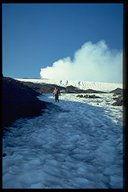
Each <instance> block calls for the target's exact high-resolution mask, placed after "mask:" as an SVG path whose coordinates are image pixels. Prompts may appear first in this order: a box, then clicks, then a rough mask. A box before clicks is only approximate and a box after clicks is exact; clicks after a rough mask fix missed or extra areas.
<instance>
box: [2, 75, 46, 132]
mask: <svg viewBox="0 0 128 192" xmlns="http://www.w3.org/2000/svg"><path fill="white" fill-rule="evenodd" d="M38 95H39V93H38V92H36V91H34V90H32V89H31V88H29V87H27V86H25V85H24V84H23V83H22V82H20V81H17V80H14V79H12V78H9V77H3V79H2V125H3V128H4V127H7V126H10V125H11V124H12V123H13V122H14V121H15V120H17V119H18V118H24V117H30V116H36V115H40V114H41V113H42V110H43V109H45V108H46V103H45V102H42V101H40V100H39V99H38V98H37V97H36V96H38Z"/></svg>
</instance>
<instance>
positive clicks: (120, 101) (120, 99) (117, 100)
mask: <svg viewBox="0 0 128 192" xmlns="http://www.w3.org/2000/svg"><path fill="white" fill-rule="evenodd" d="M114 100H115V102H114V103H112V105H113V106H122V105H123V96H122V95H120V96H118V97H117V98H114Z"/></svg>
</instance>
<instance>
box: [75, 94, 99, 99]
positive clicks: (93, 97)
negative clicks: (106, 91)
mask: <svg viewBox="0 0 128 192" xmlns="http://www.w3.org/2000/svg"><path fill="white" fill-rule="evenodd" d="M76 97H80V98H89V99H97V98H101V97H99V96H96V95H77V96H76Z"/></svg>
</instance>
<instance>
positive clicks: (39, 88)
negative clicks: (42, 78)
mask: <svg viewBox="0 0 128 192" xmlns="http://www.w3.org/2000/svg"><path fill="white" fill-rule="evenodd" d="M23 84H24V85H27V86H28V87H30V88H32V89H33V90H35V91H36V92H38V93H39V94H42V93H53V91H54V89H55V87H56V88H59V89H60V90H65V88H64V87H62V86H58V85H56V84H47V83H32V82H23Z"/></svg>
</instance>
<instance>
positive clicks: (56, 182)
mask: <svg viewBox="0 0 128 192" xmlns="http://www.w3.org/2000/svg"><path fill="white" fill-rule="evenodd" d="M40 99H42V100H44V101H49V102H53V103H54V99H53V98H52V96H51V95H50V94H48V95H45V96H41V97H40ZM54 104H55V105H56V106H55V107H53V106H51V107H49V108H48V109H47V110H45V113H43V114H42V116H39V117H36V118H29V119H19V120H17V121H16V122H15V123H14V124H13V125H12V127H10V128H9V131H8V132H6V133H5V136H4V139H3V151H4V152H5V153H7V156H5V157H3V188H122V187H123V158H122V156H123V154H122V153H123V149H122V148H123V147H122V143H123V141H122V140H123V139H122V123H121V122H122V116H121V114H122V111H121V109H120V110H119V109H116V107H115V108H114V109H113V110H115V111H114V112H113V113H114V114H115V115H114V114H113V113H112V109H111V108H107V107H106V108H105V107H99V106H93V105H88V104H87V103H85V102H80V101H79V99H78V98H76V97H75V96H73V95H72V96H70V95H68V94H65V95H62V96H61V100H60V102H59V103H54Z"/></svg>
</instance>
